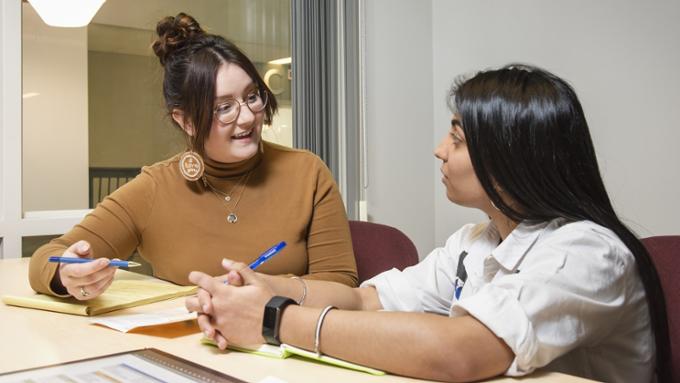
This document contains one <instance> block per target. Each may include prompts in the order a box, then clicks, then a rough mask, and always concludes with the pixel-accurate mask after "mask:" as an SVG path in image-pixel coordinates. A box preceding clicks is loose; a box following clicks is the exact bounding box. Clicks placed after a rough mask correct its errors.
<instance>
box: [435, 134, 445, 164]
mask: <svg viewBox="0 0 680 383" xmlns="http://www.w3.org/2000/svg"><path fill="white" fill-rule="evenodd" d="M434 156H435V157H437V158H439V159H440V160H442V161H446V137H444V138H443V139H442V140H441V142H440V143H439V145H437V147H436V148H434Z"/></svg>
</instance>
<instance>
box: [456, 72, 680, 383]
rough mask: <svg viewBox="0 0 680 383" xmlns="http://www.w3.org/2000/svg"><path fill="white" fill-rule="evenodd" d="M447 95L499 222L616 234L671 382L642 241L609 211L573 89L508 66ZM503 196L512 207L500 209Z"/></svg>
mask: <svg viewBox="0 0 680 383" xmlns="http://www.w3.org/2000/svg"><path fill="white" fill-rule="evenodd" d="M449 96H450V97H449V106H450V107H451V109H452V110H453V111H454V112H456V113H458V114H459V117H460V119H461V123H462V125H463V126H462V129H463V131H464V132H465V141H466V142H467V147H468V151H469V154H470V159H471V161H472V166H473V168H474V170H475V174H476V175H477V178H478V179H479V181H480V183H481V185H482V187H483V188H484V191H485V192H486V194H487V195H488V196H489V198H490V199H491V201H492V202H493V204H494V205H495V206H496V207H497V208H498V209H499V210H500V211H501V212H502V213H503V214H504V215H506V216H507V217H509V218H510V219H512V220H513V221H516V222H520V221H523V220H529V221H546V220H551V219H554V218H558V217H562V218H566V219H567V220H569V221H581V220H589V221H592V222H594V223H596V224H598V225H601V226H604V227H606V228H608V229H610V230H611V231H613V232H614V233H615V234H616V235H617V236H618V237H619V238H620V239H621V241H622V242H623V243H624V244H625V245H626V246H627V247H628V249H629V250H630V251H631V252H632V253H633V256H634V257H635V260H636V264H637V267H638V272H639V274H640V278H641V280H642V283H643V284H644V288H645V293H646V296H647V302H648V306H649V310H650V320H651V324H652V328H653V331H654V337H655V342H656V368H657V377H658V380H659V381H660V382H666V381H670V379H671V378H670V344H669V337H668V323H667V321H666V305H665V301H664V298H663V293H662V290H661V284H660V282H659V277H658V275H657V272H656V269H655V268H654V265H653V264H652V261H651V259H650V257H649V254H648V253H647V250H646V249H645V247H644V246H643V244H642V242H640V240H639V239H638V238H637V237H636V236H635V234H633V232H632V231H631V230H630V229H628V228H627V227H626V226H625V225H624V224H623V223H622V222H621V220H620V219H619V218H618V217H617V215H616V213H615V212H614V208H613V207H612V204H611V202H610V200H609V196H608V195H607V190H606V189H605V186H604V183H603V181H602V177H601V176H600V171H599V167H598V164H597V158H596V157H595V149H594V147H593V143H592V140H591V138H590V132H589V130H588V124H587V123H586V118H585V115H584V113H583V109H582V108H581V104H580V102H579V100H578V98H577V97H576V93H575V92H574V90H573V89H572V87H571V86H569V84H567V83H566V82H565V81H564V80H562V79H560V78H559V77H557V76H555V75H553V74H551V73H549V72H547V71H545V70H542V69H540V68H536V67H533V66H528V65H521V64H513V65H508V66H505V67H503V68H501V69H497V70H488V71H483V72H480V73H477V74H476V75H474V76H473V77H471V78H469V79H461V80H458V81H457V82H456V84H455V85H454V86H453V88H452V89H451V92H450V94H449ZM501 190H502V193H504V194H506V195H507V197H509V200H511V201H513V203H514V204H513V206H509V205H508V204H507V203H505V202H504V200H503V199H502V198H501V196H500V194H499V192H500V191H501Z"/></svg>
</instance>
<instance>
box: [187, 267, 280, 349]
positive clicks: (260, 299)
mask: <svg viewBox="0 0 680 383" xmlns="http://www.w3.org/2000/svg"><path fill="white" fill-rule="evenodd" d="M222 267H224V269H225V270H226V271H227V273H226V274H225V275H222V276H218V277H212V276H210V275H208V274H205V273H202V272H200V271H192V272H191V273H190V274H189V281H191V283H193V284H195V285H197V286H198V287H199V289H198V293H197V295H196V296H192V297H189V298H187V300H186V307H187V309H188V310H189V311H191V312H196V313H198V326H199V327H200V328H201V331H203V334H204V335H205V336H206V337H207V338H210V339H212V340H213V341H215V343H216V344H217V346H218V347H219V348H220V349H221V350H224V349H226V348H227V345H228V344H229V343H233V344H239V345H252V344H260V343H264V338H263V337H262V317H263V316H264V306H265V305H266V304H267V302H268V301H269V300H270V299H271V297H273V296H274V292H273V291H272V289H271V288H270V287H269V285H268V284H267V283H266V282H265V281H263V280H262V279H261V278H260V277H259V276H258V275H257V273H255V272H254V271H253V270H251V269H250V268H249V267H248V266H247V265H245V264H243V263H238V262H233V261H231V260H228V259H224V260H222ZM225 281H226V282H225Z"/></svg>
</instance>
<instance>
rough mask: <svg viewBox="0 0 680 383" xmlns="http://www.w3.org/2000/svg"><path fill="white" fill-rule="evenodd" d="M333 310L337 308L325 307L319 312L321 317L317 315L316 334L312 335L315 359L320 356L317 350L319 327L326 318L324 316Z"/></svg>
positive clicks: (319, 335)
mask: <svg viewBox="0 0 680 383" xmlns="http://www.w3.org/2000/svg"><path fill="white" fill-rule="evenodd" d="M335 308H337V307H335V306H326V307H325V308H324V309H323V310H322V311H321V315H319V319H318V320H317V321H316V333H315V334H314V352H315V353H316V356H317V357H319V356H321V350H320V349H319V346H320V338H321V325H323V319H324V318H325V317H326V314H328V312H329V311H331V310H333V309H335Z"/></svg>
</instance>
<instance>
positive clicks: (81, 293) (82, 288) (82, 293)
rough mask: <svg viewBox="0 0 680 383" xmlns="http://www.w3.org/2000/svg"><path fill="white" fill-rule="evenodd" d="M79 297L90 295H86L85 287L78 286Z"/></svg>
mask: <svg viewBox="0 0 680 383" xmlns="http://www.w3.org/2000/svg"><path fill="white" fill-rule="evenodd" d="M80 295H82V296H84V297H86V296H88V295H90V293H88V292H87V291H85V287H84V286H80Z"/></svg>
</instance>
